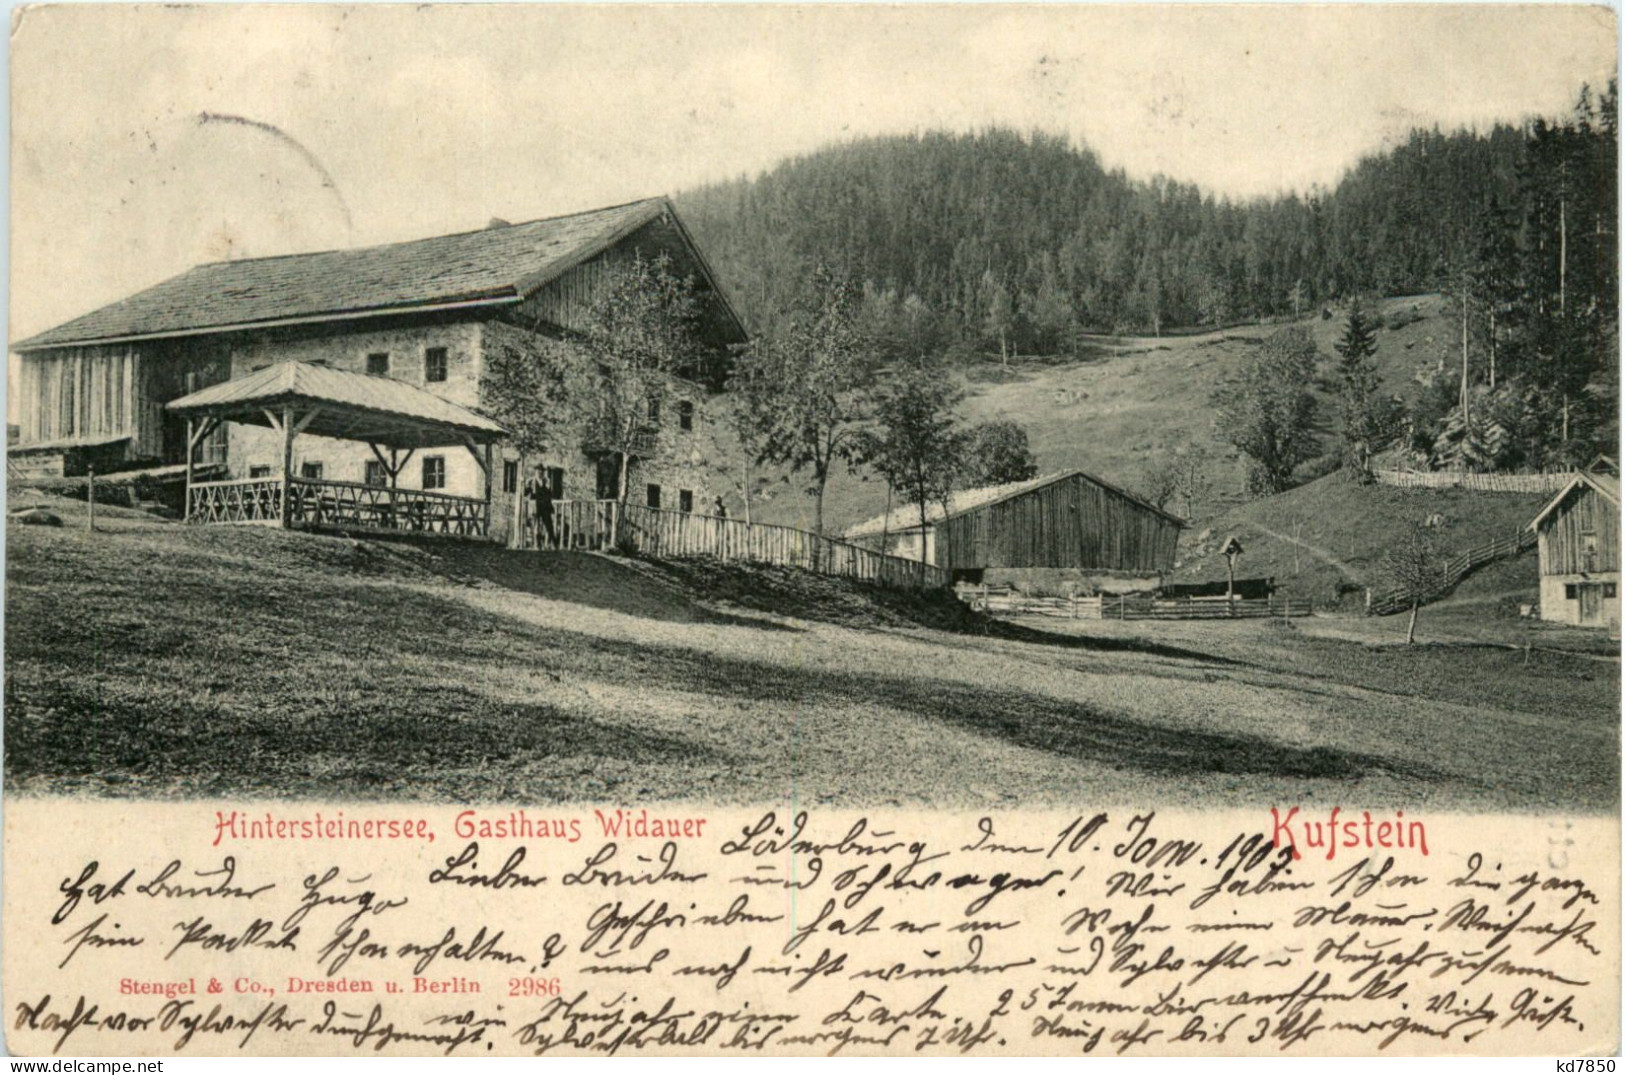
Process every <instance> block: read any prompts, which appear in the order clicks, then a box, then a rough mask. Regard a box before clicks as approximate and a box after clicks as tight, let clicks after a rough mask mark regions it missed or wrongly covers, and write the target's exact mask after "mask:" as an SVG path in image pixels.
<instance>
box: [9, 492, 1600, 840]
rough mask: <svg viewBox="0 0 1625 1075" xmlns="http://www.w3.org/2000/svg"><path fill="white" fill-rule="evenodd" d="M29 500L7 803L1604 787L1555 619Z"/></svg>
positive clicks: (1374, 795) (1401, 800)
mask: <svg viewBox="0 0 1625 1075" xmlns="http://www.w3.org/2000/svg"><path fill="white" fill-rule="evenodd" d="M52 508H53V510H56V511H58V512H59V513H60V514H61V515H63V517H64V518H65V519H66V521H67V523H68V525H67V526H66V527H64V528H61V529H52V528H44V527H27V526H21V525H18V524H16V523H12V524H11V525H9V526H8V530H7V578H6V583H7V585H6V639H5V656H6V661H5V669H6V675H5V776H6V783H7V788H8V790H9V791H10V792H12V793H18V792H22V793H35V792H38V793H45V792H65V793H85V794H92V795H111V796H139V797H196V796H216V797H232V796H240V797H243V798H245V799H246V798H257V797H270V796H278V797H282V796H292V797H309V798H316V797H319V798H351V797H359V798H364V799H392V800H394V799H420V800H435V801H458V802H462V801H468V802H486V801H503V802H510V803H552V802H569V801H586V800H592V801H611V802H625V803H638V802H649V801H657V800H675V799H702V800H709V801H723V802H749V803H762V802H772V803H778V802H784V803H803V804H816V803H824V802H835V803H842V804H851V805H869V804H873V805H882V804H900V805H912V804H931V805H939V806H960V807H965V808H977V807H980V806H983V805H997V804H1005V805H1015V804H1031V805H1038V804H1045V803H1073V804H1075V803H1102V804H1104V803H1131V802H1141V803H1144V802H1157V803H1168V804H1189V805H1198V806H1200V805H1221V804H1222V805H1232V806H1233V805H1259V806H1267V805H1269V804H1276V803H1301V804H1312V803H1328V804H1329V803H1332V802H1337V803H1342V804H1345V805H1350V804H1357V805H1360V806H1363V807H1380V806H1386V805H1390V804H1392V805H1402V806H1405V807H1407V808H1416V807H1424V806H1425V807H1430V808H1434V809H1440V810H1442V809H1498V810H1500V809H1510V810H1553V809H1563V810H1595V811H1606V810H1609V809H1611V808H1613V806H1614V804H1616V803H1617V802H1618V788H1619V770H1618V758H1619V665H1618V661H1617V648H1615V649H1613V650H1612V651H1611V650H1610V647H1609V646H1608V645H1607V643H1606V640H1596V639H1595V638H1594V636H1591V635H1589V634H1587V633H1584V632H1582V633H1580V634H1581V636H1583V637H1585V638H1590V639H1592V640H1593V643H1594V644H1593V645H1590V646H1589V647H1587V646H1580V647H1578V648H1579V649H1580V650H1582V652H1572V649H1573V648H1574V647H1562V646H1549V645H1546V644H1544V643H1543V642H1540V641H1537V642H1536V643H1535V644H1533V645H1530V646H1529V647H1528V648H1523V647H1520V646H1518V645H1517V640H1516V639H1480V638H1475V637H1474V636H1473V635H1472V634H1471V632H1467V633H1462V632H1461V631H1459V630H1458V631H1456V632H1455V633H1451V632H1449V631H1445V630H1444V625H1445V623H1446V622H1447V620H1448V615H1447V614H1446V613H1444V612H1441V613H1439V614H1438V615H1437V616H1434V615H1432V614H1431V612H1424V616H1423V625H1424V626H1423V631H1422V637H1423V638H1424V639H1429V638H1430V635H1429V633H1428V632H1429V630H1430V629H1432V628H1433V627H1434V626H1438V628H1439V631H1438V632H1437V634H1436V637H1433V641H1432V644H1428V645H1419V646H1415V647H1405V646H1402V645H1396V644H1395V642H1394V638H1393V637H1392V636H1391V635H1384V634H1382V633H1381V631H1377V630H1375V628H1374V626H1373V625H1376V624H1379V623H1380V624H1392V622H1393V621H1366V620H1363V619H1354V618H1337V617H1315V618H1312V619H1309V620H1299V621H1294V626H1292V627H1283V626H1281V625H1279V624H1272V623H1268V622H1261V621H1244V622H1238V623H1217V624H1215V623H1127V624H1122V623H1101V622H1094V623H1089V622H1087V621H1046V622H1031V623H1007V622H1001V621H995V620H990V619H987V618H985V617H983V616H980V615H978V614H974V613H971V612H969V610H967V609H966V608H965V607H964V606H962V605H960V604H959V603H958V602H957V601H954V600H953V599H952V598H951V597H949V596H947V595H938V596H936V597H932V598H920V597H917V596H911V595H905V594H896V593H885V592H875V591H871V590H867V589H865V588H863V587H861V586H857V585H855V584H849V583H845V582H841V581H837V580H829V579H821V578H816V577H812V576H808V575H806V574H803V573H798V572H795V571H790V570H784V569H746V568H741V567H737V566H727V565H719V564H714V563H705V562H691V563H684V564H665V565H661V564H656V563H652V562H645V561H636V560H621V559H615V558H610V557H605V556H598V555H593V554H584V553H583V554H535V553H511V552H507V551H505V550H497V549H480V548H471V547H469V546H461V545H452V544H444V545H410V544H404V543H385V542H373V541H355V540H350V539H345V538H334V537H318V536H313V535H306V534H297V533H293V534H290V533H283V532H279V531H276V530H271V529H259V528H252V527H212V528H197V527H185V526H181V525H177V524H173V523H167V522H163V521H160V520H156V519H153V518H150V517H147V516H143V515H139V514H137V513H135V512H129V511H120V510H116V509H103V510H101V511H99V512H98V522H99V523H100V526H101V529H100V530H99V531H98V532H97V533H94V534H92V533H87V532H86V531H85V529H84V528H83V516H82V512H83V506H82V505H74V504H71V503H69V502H65V501H55V502H53V503H52ZM1457 618H1458V619H1459V620H1462V621H1463V622H1470V620H1471V616H1470V614H1469V615H1467V616H1458V617H1457ZM1435 621H1437V622H1436V623H1435ZM1587 648H1590V649H1592V650H1594V651H1595V652H1584V650H1586V649H1587ZM1610 653H1612V655H1611V656H1609V654H1610Z"/></svg>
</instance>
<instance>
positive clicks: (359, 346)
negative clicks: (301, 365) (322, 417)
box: [227, 322, 501, 497]
mask: <svg viewBox="0 0 1625 1075" xmlns="http://www.w3.org/2000/svg"><path fill="white" fill-rule="evenodd" d="M479 329H480V326H479V324H478V323H477V322H452V323H442V324H427V325H416V326H409V327H403V328H391V329H374V330H362V331H335V332H332V333H329V334H326V335H321V336H312V337H308V338H303V339H288V338H278V337H276V336H274V335H271V334H261V335H257V336H253V337H247V338H241V339H236V340H234V341H233V342H232V344H231V375H232V376H233V377H242V376H245V375H247V374H249V373H252V372H253V371H255V370H257V369H261V368H263V367H265V366H269V365H272V364H274V363H277V362H290V361H292V362H319V363H323V364H325V365H327V366H330V367H332V368H333V369H338V370H348V371H350V372H353V373H366V372H367V358H368V356H369V355H387V356H388V359H387V361H388V366H389V373H388V376H390V377H392V378H394V379H396V380H401V381H405V382H406V383H407V384H411V385H415V386H417V387H418V388H422V389H425V390H427V391H429V392H433V393H434V394H435V395H437V396H441V397H443V398H445V399H449V400H451V401H452V402H453V403H457V404H460V405H462V406H464V407H469V408H474V407H477V406H478V405H479V369H480V352H479V343H480V335H479ZM434 347H441V348H445V351H446V379H445V380H444V381H439V382H431V381H427V380H426V379H425V375H424V373H425V371H424V367H425V355H426V353H427V352H428V350H429V349H430V348H434ZM425 457H439V458H441V459H442V460H443V461H444V463H445V475H446V484H445V486H444V488H443V489H442V490H441V491H442V492H446V493H451V494H454V495H457V496H472V497H479V496H483V495H484V489H483V486H482V485H481V480H482V479H481V475H480V468H479V465H478V464H477V463H475V461H474V457H473V456H472V455H470V454H469V452H468V449H467V448H465V447H463V446H461V445H452V446H448V447H446V448H443V449H441V448H436V449H432V450H430V451H419V452H417V453H416V454H415V455H413V456H412V458H411V460H410V461H409V462H408V463H407V465H406V467H405V469H403V470H402V471H401V476H400V485H401V487H402V488H403V489H420V488H422V487H423V472H424V465H423V460H424V458H425ZM374 458H375V457H374V456H373V454H372V451H371V450H370V449H369V448H368V447H367V446H366V445H365V444H359V443H356V442H354V441H344V440H334V439H332V438H329V437H313V436H309V435H307V434H301V435H300V436H299V438H298V439H297V440H295V441H294V445H293V472H294V474H296V475H297V474H300V473H303V469H302V468H303V467H304V466H305V465H306V464H318V465H320V467H321V473H322V477H323V478H325V479H327V480H329V481H348V482H359V481H363V480H365V478H366V465H367V463H368V462H369V461H372V460H373V459H374ZM227 463H228V466H229V467H230V470H231V475H232V477H234V478H246V477H249V476H250V475H251V474H252V473H253V472H254V470H255V468H261V467H268V468H270V469H269V471H268V473H271V474H277V473H280V471H281V469H282V437H281V435H280V434H278V433H276V432H274V431H273V430H270V429H266V428H263V427H260V426H244V425H232V426H231V427H230V430H229V438H228V449H227ZM500 477H501V476H500V474H499V475H498V480H499V481H500Z"/></svg>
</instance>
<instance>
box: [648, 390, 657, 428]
mask: <svg viewBox="0 0 1625 1075" xmlns="http://www.w3.org/2000/svg"><path fill="white" fill-rule="evenodd" d="M649 421H650V422H651V423H652V424H654V425H659V424H660V400H659V399H657V398H655V397H654V396H650V397H649Z"/></svg>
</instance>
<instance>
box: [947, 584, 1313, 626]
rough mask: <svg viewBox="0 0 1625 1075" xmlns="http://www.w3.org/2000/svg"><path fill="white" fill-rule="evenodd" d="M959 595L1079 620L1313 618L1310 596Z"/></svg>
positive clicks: (1001, 607) (982, 606)
mask: <svg viewBox="0 0 1625 1075" xmlns="http://www.w3.org/2000/svg"><path fill="white" fill-rule="evenodd" d="M959 596H960V598H961V599H962V600H964V601H965V602H967V603H968V604H969V605H970V606H971V607H972V608H975V609H979V610H981V611H984V612H991V613H1005V614H1013V613H1021V614H1027V615H1038V616H1057V617H1060V618H1062V619H1074V620H1249V619H1264V618H1266V617H1271V618H1274V619H1286V618H1288V617H1301V616H1307V615H1309V614H1310V612H1311V603H1310V601H1309V599H1308V598H1307V597H1294V598H1286V597H1267V598H1258V599H1256V600H1241V599H1239V598H1238V599H1236V600H1234V601H1226V600H1225V599H1224V598H1223V597H1217V598H1208V597H1198V598H1187V599H1178V600H1165V599H1161V598H1154V597H1150V596H1147V595H1145V594H1123V595H1117V596H1112V595H1109V594H1103V595H1097V596H1093V597H1032V596H1028V595H1027V594H1021V593H1015V592H1013V591H1002V592H1001V591H996V590H989V589H986V588H977V587H968V588H965V589H963V590H961V591H960V593H959Z"/></svg>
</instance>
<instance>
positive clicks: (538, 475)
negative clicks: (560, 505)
mask: <svg viewBox="0 0 1625 1075" xmlns="http://www.w3.org/2000/svg"><path fill="white" fill-rule="evenodd" d="M526 491H527V492H529V493H530V503H531V526H532V527H533V528H534V532H535V534H536V543H537V546H538V547H543V548H553V547H555V546H556V545H557V544H558V536H557V535H556V534H555V533H554V531H553V486H552V484H551V483H549V482H548V480H547V478H546V475H545V473H544V471H543V470H542V469H541V468H540V467H538V468H537V469H536V471H535V473H533V474H532V475H531V476H530V481H529V482H527V483H526ZM544 537H545V538H546V541H547V544H546V545H545V546H543V545H542V540H543V538H544Z"/></svg>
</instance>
